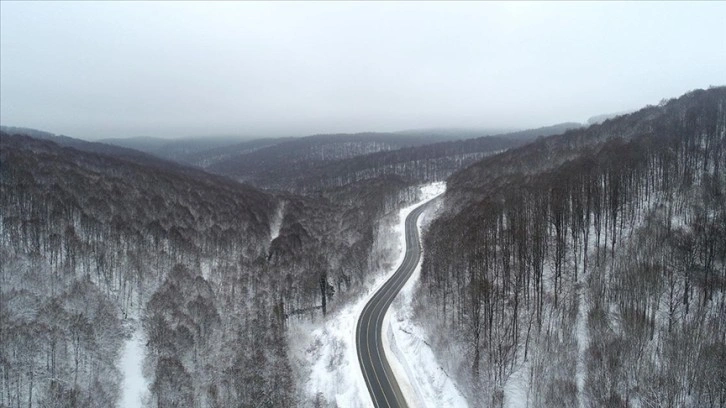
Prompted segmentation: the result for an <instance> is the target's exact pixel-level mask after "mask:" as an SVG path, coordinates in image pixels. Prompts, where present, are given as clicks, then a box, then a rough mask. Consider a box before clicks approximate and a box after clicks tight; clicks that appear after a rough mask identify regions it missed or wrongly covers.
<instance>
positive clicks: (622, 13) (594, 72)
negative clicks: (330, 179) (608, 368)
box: [0, 1, 726, 139]
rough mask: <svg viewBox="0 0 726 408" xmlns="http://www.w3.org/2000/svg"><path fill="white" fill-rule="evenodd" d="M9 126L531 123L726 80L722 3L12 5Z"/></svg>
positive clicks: (176, 130)
mask: <svg viewBox="0 0 726 408" xmlns="http://www.w3.org/2000/svg"><path fill="white" fill-rule="evenodd" d="M0 46H1V48H0V53H1V55H0V122H1V123H2V124H4V125H9V126H26V127H33V128H38V129H42V130H48V131H51V132H54V133H64V134H67V135H71V136H76V137H82V138H87V139H97V138H103V137H129V136H139V135H148V136H160V137H174V136H190V135H203V134H238V135H245V136H268V135H276V136H277V135H293V136H295V135H305V134H313V133H329V132H358V131H367V130H371V131H390V130H402V129H416V128H430V127H452V128H458V127H487V128H492V127H494V128H502V127H508V128H526V127H534V126H543V125H549V124H554V123H558V122H564V121H579V122H581V121H585V120H586V119H587V118H588V117H590V116H593V115H598V114H602V113H610V112H618V111H623V110H629V109H634V108H639V107H641V106H644V105H646V104H656V103H658V102H659V101H660V100H661V99H662V98H667V97H675V96H679V95H681V94H682V93H684V92H686V91H689V90H692V89H696V88H706V87H708V86H709V85H724V84H726V2H707V3H695V2H684V3H671V2H665V3H662V2H648V3H637V4H634V3H625V2H618V3H608V4H603V3H591V2H584V3H570V2H562V3H546V4H542V3H519V2H517V3H500V2H496V3H473V2H463V3H453V2H441V3H431V2H426V3H409V2H405V3H390V2H376V3H353V2H343V3H329V2H324V3H247V2H245V3H231V2H217V3H192V2H181V3H166V2H160V3H137V2H128V3H120V2H78V3H62V2H48V3H37V2H22V3H15V2H7V1H2V2H0Z"/></svg>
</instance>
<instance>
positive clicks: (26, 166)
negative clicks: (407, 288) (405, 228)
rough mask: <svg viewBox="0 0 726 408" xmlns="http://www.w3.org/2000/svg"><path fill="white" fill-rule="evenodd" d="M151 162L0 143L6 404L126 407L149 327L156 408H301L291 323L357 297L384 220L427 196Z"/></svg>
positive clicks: (401, 187)
mask: <svg viewBox="0 0 726 408" xmlns="http://www.w3.org/2000/svg"><path fill="white" fill-rule="evenodd" d="M154 160H157V162H156V163H155V164H153V163H152V164H150V165H142V164H139V163H137V162H135V161H130V160H126V159H123V158H118V157H115V156H109V155H106V154H99V153H90V152H84V151H80V150H76V149H73V148H67V147H61V146H59V145H57V144H55V143H53V142H51V141H48V140H37V139H33V138H30V137H27V136H22V135H8V134H5V133H0V209H2V211H1V212H0V259H2V262H1V263H0V340H1V341H0V361H2V369H3V376H2V379H1V380H0V381H1V382H2V387H0V405H9V406H16V405H18V404H21V402H22V404H23V405H25V404H26V403H27V401H31V400H32V401H34V402H35V403H36V404H39V405H48V406H54V405H53V404H56V405H58V406H73V405H82V406H113V405H115V403H116V401H117V398H118V393H119V385H120V384H121V381H120V373H119V371H118V369H117V365H116V363H117V360H118V357H119V353H120V350H121V346H122V341H123V339H124V337H125V336H128V335H129V334H130V331H131V330H134V331H136V330H139V328H140V329H141V330H142V332H143V337H144V338H145V339H146V343H145V344H146V348H145V355H146V358H145V363H144V364H145V366H146V369H145V372H146V373H148V378H147V380H148V381H149V383H150V393H151V398H152V399H153V402H155V403H156V405H160V406H167V405H169V404H171V405H174V404H178V403H179V401H181V403H182V405H184V406H193V405H195V404H200V405H204V406H206V405H210V406H211V405H218V406H238V405H249V404H252V405H257V404H258V403H259V402H260V401H261V400H264V401H266V402H264V404H268V405H273V406H293V405H295V404H296V402H295V395H294V380H293V379H292V378H291V372H290V368H289V359H288V357H287V337H286V324H285V321H286V320H287V319H288V318H291V317H293V316H298V315H299V314H300V313H305V314H306V315H308V316H315V315H320V314H322V313H324V312H325V310H326V308H327V309H331V308H335V307H337V306H338V305H339V304H341V303H342V302H344V300H345V299H346V296H347V295H346V294H347V293H354V292H355V291H356V290H359V285H360V282H361V281H363V280H364V279H366V277H367V274H368V273H369V271H370V270H371V269H372V268H374V267H376V262H377V261H376V257H375V256H374V253H375V250H374V244H375V242H376V239H377V231H378V227H377V223H378V222H379V221H380V220H381V219H382V218H384V217H385V216H386V214H387V213H391V212H393V211H394V210H395V209H397V208H398V207H399V205H401V203H402V202H403V203H405V202H409V201H412V200H415V199H416V194H415V191H414V190H413V189H411V188H410V187H409V185H408V184H406V183H404V182H403V181H401V180H397V179H390V178H389V179H376V180H370V181H369V182H367V183H359V184H357V185H351V186H348V187H346V188H345V189H338V190H334V191H330V192H328V193H326V195H325V196H319V197H316V198H303V197H297V196H292V195H277V196H275V195H271V194H268V193H264V192H261V191H259V190H257V189H255V188H252V187H249V186H245V185H241V184H238V183H236V182H234V181H231V180H229V179H225V178H223V177H220V176H216V175H210V174H206V173H204V172H202V171H200V170H197V169H183V170H182V171H177V170H176V169H177V168H178V167H179V166H178V165H173V166H171V167H167V166H166V163H167V162H164V161H160V160H158V159H154ZM271 390H274V392H272V391H271ZM174 401H176V402H174Z"/></svg>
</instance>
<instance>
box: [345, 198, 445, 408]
mask: <svg viewBox="0 0 726 408" xmlns="http://www.w3.org/2000/svg"><path fill="white" fill-rule="evenodd" d="M431 201H432V200H430V201H427V202H425V203H423V204H421V205H420V206H418V207H416V208H415V209H414V210H413V211H411V213H410V214H409V215H408V217H406V223H405V232H404V233H405V234H406V254H405V256H404V258H403V262H401V265H400V266H399V267H398V269H397V270H396V272H395V273H394V274H393V276H391V278H390V279H388V281H386V283H385V284H384V285H383V286H382V287H381V288H380V289H379V290H378V292H376V293H375V294H374V295H373V297H372V298H371V300H370V301H369V302H368V303H367V304H366V305H365V307H364V308H363V312H362V313H361V315H360V318H359V319H358V325H357V327H356V332H355V338H356V340H355V343H356V348H357V349H358V362H359V363H360V366H361V370H362V371H363V378H364V379H365V381H366V385H367V386H368V391H369V392H370V394H371V398H372V399H373V406H374V407H376V408H378V407H407V406H408V405H406V400H405V399H404V397H403V394H402V393H401V388H400V387H399V385H398V381H397V380H396V378H395V376H394V375H393V371H392V370H391V366H390V365H389V364H388V360H386V356H385V354H384V352H383V339H382V337H381V333H382V328H383V317H384V316H385V315H386V311H387V310H388V307H389V306H390V305H391V302H393V298H395V297H396V295H397V294H398V292H399V291H400V290H401V288H402V287H403V285H404V284H406V281H407V280H408V278H409V277H410V276H411V274H412V273H413V271H414V269H416V265H418V262H419V260H420V259H421V244H420V243H419V236H418V228H417V227H416V222H417V221H418V217H419V216H420V215H421V213H422V212H423V211H424V210H425V209H426V207H427V205H428V204H429V203H431Z"/></svg>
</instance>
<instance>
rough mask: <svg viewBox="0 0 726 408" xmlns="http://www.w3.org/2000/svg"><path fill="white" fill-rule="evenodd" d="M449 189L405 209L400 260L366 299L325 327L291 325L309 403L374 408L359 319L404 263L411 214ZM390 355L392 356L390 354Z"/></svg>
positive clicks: (397, 230) (398, 235)
mask: <svg viewBox="0 0 726 408" xmlns="http://www.w3.org/2000/svg"><path fill="white" fill-rule="evenodd" d="M445 189H446V185H445V183H433V184H430V185H426V186H423V187H422V188H421V193H422V200H421V201H420V202H418V203H416V204H413V205H411V206H409V207H406V208H404V209H402V210H401V211H400V212H399V222H398V224H397V225H396V226H395V227H394V228H393V234H392V235H393V236H394V237H395V240H396V242H398V247H399V251H398V252H399V254H400V255H399V257H398V259H397V260H396V262H394V263H393V264H392V266H391V268H389V269H388V270H386V271H384V272H383V273H380V274H377V277H376V278H375V279H373V280H372V281H371V282H369V284H368V285H367V287H368V288H367V290H366V291H365V295H364V296H362V297H361V298H360V299H358V300H357V301H355V302H353V303H351V304H350V305H349V306H347V307H345V308H342V309H341V310H340V311H338V312H337V313H333V314H330V315H328V317H326V318H325V319H324V320H323V321H322V324H323V326H322V327H321V325H320V323H319V322H309V321H302V320H300V321H297V322H293V323H292V324H291V325H290V330H289V336H290V339H291V341H290V346H291V350H290V352H291V355H292V356H294V358H296V359H299V360H301V361H302V364H301V366H304V367H309V372H307V373H305V374H307V381H305V385H304V392H305V393H306V394H307V395H306V396H305V397H306V399H308V400H315V398H316V396H322V397H324V398H325V400H326V401H327V402H328V403H335V404H337V405H338V406H340V407H350V408H358V407H370V406H373V403H372V401H371V398H370V395H369V394H368V388H367V387H366V384H365V381H364V379H363V373H362V372H361V369H360V365H359V364H358V354H357V350H356V345H355V343H356V342H355V331H356V325H357V323H358V318H359V317H360V314H361V313H362V312H363V308H364V307H365V305H366V303H368V301H369V300H370V298H371V297H372V296H373V294H375V293H376V291H378V289H380V287H381V286H383V284H384V283H385V282H386V281H387V280H388V279H389V278H390V277H391V275H392V274H393V273H394V272H395V271H396V269H398V266H399V265H400V264H401V262H403V257H404V255H405V254H404V251H403V248H404V246H405V235H404V229H405V220H406V217H407V216H408V214H409V213H411V211H413V209H414V208H416V207H418V206H419V205H421V204H423V203H424V202H426V201H428V200H430V199H432V198H434V197H436V196H437V195H439V194H441V193H442V192H443V191H444V190H445ZM387 355H390V354H388V353H387Z"/></svg>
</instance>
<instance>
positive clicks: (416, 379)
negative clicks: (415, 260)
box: [383, 186, 468, 407]
mask: <svg viewBox="0 0 726 408" xmlns="http://www.w3.org/2000/svg"><path fill="white" fill-rule="evenodd" d="M444 188H445V186H444ZM442 192H443V191H442ZM425 217H426V214H424V215H423V216H422V217H421V218H419V220H418V224H417V227H418V228H419V232H420V231H421V225H422V224H423V223H425ZM424 251H425V249H424ZM421 259H422V260H423V254H422V256H421ZM420 274H421V263H420V262H419V264H418V265H417V266H416V269H415V270H414V272H413V274H412V275H411V277H410V278H409V280H408V282H406V285H404V287H403V288H402V289H401V292H399V294H398V296H397V297H396V300H395V301H394V302H393V303H392V304H391V307H390V308H389V309H388V312H387V313H386V316H385V318H384V321H383V347H384V351H385V353H386V358H387V359H388V361H389V363H390V364H391V368H392V369H393V371H394V372H395V374H396V378H398V379H399V385H400V386H401V391H402V392H403V394H404V396H405V397H406V402H408V405H409V406H411V407H466V406H468V403H467V401H466V399H465V398H464V396H463V395H462V394H461V392H460V391H459V389H458V388H457V387H456V384H454V381H453V380H452V379H451V377H449V375H448V374H447V373H446V371H444V369H443V367H442V366H441V365H440V364H438V363H437V361H436V356H435V355H434V353H433V350H431V345H430V344H429V343H428V342H426V335H425V331H424V330H423V329H422V328H421V327H420V326H418V325H417V324H416V323H415V322H414V321H413V306H412V301H413V294H414V289H415V287H416V285H418V279H419V276H420Z"/></svg>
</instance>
